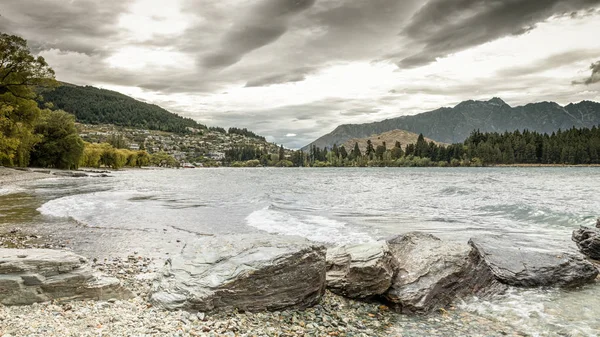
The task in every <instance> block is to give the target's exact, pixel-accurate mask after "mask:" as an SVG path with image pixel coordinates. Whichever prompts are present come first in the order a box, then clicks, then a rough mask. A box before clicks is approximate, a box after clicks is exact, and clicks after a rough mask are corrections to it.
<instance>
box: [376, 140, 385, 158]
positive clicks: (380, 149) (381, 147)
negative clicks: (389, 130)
mask: <svg viewBox="0 0 600 337" xmlns="http://www.w3.org/2000/svg"><path fill="white" fill-rule="evenodd" d="M386 151H387V148H386V146H385V142H383V144H382V145H378V146H377V148H376V149H375V156H376V157H377V159H379V160H383V154H384V153H385V152H386Z"/></svg>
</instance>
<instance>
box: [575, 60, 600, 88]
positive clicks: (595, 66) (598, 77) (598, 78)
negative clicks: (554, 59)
mask: <svg viewBox="0 0 600 337" xmlns="http://www.w3.org/2000/svg"><path fill="white" fill-rule="evenodd" d="M590 69H591V70H592V75H590V77H588V78H586V79H585V80H583V81H573V84H585V85H590V84H594V83H598V82H600V61H598V62H596V63H592V65H591V66H590Z"/></svg>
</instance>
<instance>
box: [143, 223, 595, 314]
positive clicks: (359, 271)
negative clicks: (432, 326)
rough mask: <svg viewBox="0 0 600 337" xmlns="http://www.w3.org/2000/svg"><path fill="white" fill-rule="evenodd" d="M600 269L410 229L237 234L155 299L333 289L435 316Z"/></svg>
mask: <svg viewBox="0 0 600 337" xmlns="http://www.w3.org/2000/svg"><path fill="white" fill-rule="evenodd" d="M597 275H598V269H596V267H595V266H594V265H593V264H591V263H590V262H589V261H587V260H586V259H585V258H584V257H583V256H580V255H578V254H572V253H560V254H556V253H555V252H544V251H542V250H541V249H536V248H531V247H528V248H524V247H515V246H514V244H512V243H511V242H507V241H504V240H502V239H500V238H494V237H486V238H473V239H471V240H470V241H469V244H468V245H467V244H457V243H450V242H445V241H442V240H440V239H439V238H437V237H435V236H433V235H430V234H425V233H420V232H412V233H408V234H404V235H401V236H398V237H395V238H392V239H389V240H386V241H379V242H372V243H365V244H356V245H346V246H341V247H334V248H330V249H328V250H327V249H325V247H323V246H320V245H317V244H315V243H311V242H309V241H307V240H305V239H302V238H298V237H282V236H271V235H262V236H256V235H236V236H230V237H219V238H210V239H207V240H205V241H202V242H199V243H198V244H196V245H194V246H187V247H185V248H184V249H183V251H182V254H180V255H178V256H175V257H173V258H172V259H171V260H169V261H168V263H167V266H166V268H165V270H164V272H163V273H162V274H161V275H160V276H159V277H158V278H157V279H156V280H155V283H154V286H153V290H152V295H151V301H152V302H153V303H154V304H156V305H158V306H162V307H164V308H166V309H184V310H193V311H212V310H219V309H233V308H237V309H238V310H241V311H256V310H265V309H266V310H279V309H282V308H305V307H307V306H311V305H313V304H315V303H317V302H318V301H319V300H320V298H321V296H322V294H323V293H324V291H325V289H326V288H328V289H329V290H330V291H332V292H334V293H337V294H340V295H343V296H346V297H349V298H356V299H367V298H381V299H384V300H386V301H387V302H389V303H391V304H392V306H394V307H395V309H397V310H398V311H400V312H403V313H428V312H431V311H432V310H435V309H439V308H442V307H444V306H447V305H449V304H450V303H451V302H452V301H453V300H455V299H456V298H459V297H462V296H466V295H470V294H478V295H490V294H496V293H499V292H502V291H503V290H504V289H506V287H507V285H511V286H521V287H535V286H562V287H573V286H579V285H582V284H585V283H588V282H593V281H594V280H595V278H596V276H597Z"/></svg>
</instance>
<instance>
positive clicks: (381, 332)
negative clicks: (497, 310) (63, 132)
mask: <svg viewBox="0 0 600 337" xmlns="http://www.w3.org/2000/svg"><path fill="white" fill-rule="evenodd" d="M56 229H57V230H58V231H61V230H64V228H62V227H60V226H59V227H58V228H55V230H56ZM80 230H84V231H86V232H88V231H89V233H88V234H87V235H89V237H90V238H93V237H97V238H98V236H102V235H103V234H101V233H100V232H98V229H89V228H87V229H86V228H80ZM0 238H1V240H0V248H24V249H31V248H46V249H60V250H70V251H73V252H75V253H77V254H81V252H79V251H78V249H77V248H75V247H77V246H73V244H74V242H72V241H64V240H61V239H60V238H58V237H56V236H55V235H50V234H47V231H43V232H38V231H36V230H35V228H32V227H29V226H24V227H20V228H13V229H12V230H11V228H4V230H3V231H2V233H0ZM57 239H58V240H57ZM71 247H73V248H75V249H72V248H71ZM107 254H109V255H108V257H100V258H98V259H95V258H93V256H89V255H86V254H83V255H84V256H85V257H86V258H88V260H89V261H90V263H91V264H92V268H93V269H94V270H95V271H98V272H102V273H105V274H107V275H108V276H112V277H116V278H118V279H119V280H120V281H121V283H122V285H123V286H124V287H125V288H126V289H128V290H130V291H131V292H132V293H133V294H134V297H133V298H131V299H128V300H108V301H91V300H83V301H72V302H67V303H58V302H44V303H36V304H33V305H28V306H10V307H7V306H0V335H1V336H3V337H8V336H11V337H16V336H22V335H27V336H40V337H41V336H44V337H52V336H56V337H58V336H61V337H62V336H340V337H341V336H363V337H373V336H424V335H427V336H434V337H442V336H444V337H446V336H466V335H468V336H474V337H475V336H490V335H495V334H498V333H499V332H502V334H503V335H505V336H523V333H522V332H518V327H514V326H511V325H510V324H508V323H507V322H502V321H501V320H495V319H490V318H486V317H482V316H479V315H477V314H475V313H472V312H469V311H466V310H463V309H460V308H457V307H456V306H453V307H451V308H448V310H447V311H441V310H440V311H436V312H434V313H432V314H430V315H427V316H409V315H402V314H399V313H396V312H393V311H392V310H390V309H389V308H388V307H387V306H385V305H383V304H382V303H380V302H377V301H373V302H369V301H357V300H351V299H347V298H344V297H341V296H338V295H335V294H333V293H331V292H329V291H327V292H326V294H325V295H324V296H323V298H322V299H321V301H320V303H319V304H317V305H316V306H313V307H311V308H307V309H305V310H283V311H275V312H268V311H263V312H255V313H244V312H237V311H229V312H216V313H206V314H205V313H196V312H186V311H168V310H164V309H162V308H158V307H154V306H153V305H152V304H150V303H149V301H148V296H149V293H150V290H151V287H152V283H153V278H154V276H156V274H157V273H159V272H160V271H161V269H162V265H163V264H164V259H163V258H159V257H153V256H152V255H146V254H144V255H140V254H138V253H137V252H132V253H130V254H129V255H125V256H123V255H122V254H121V255H120V256H119V254H115V252H107ZM111 256H112V257H111ZM92 261H93V263H92ZM457 306H458V303H457Z"/></svg>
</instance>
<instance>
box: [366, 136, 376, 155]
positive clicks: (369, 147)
mask: <svg viewBox="0 0 600 337" xmlns="http://www.w3.org/2000/svg"><path fill="white" fill-rule="evenodd" d="M374 153H375V149H374V148H373V143H372V142H371V140H370V139H369V140H367V149H366V150H365V155H366V156H367V157H369V159H373V154H374Z"/></svg>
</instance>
